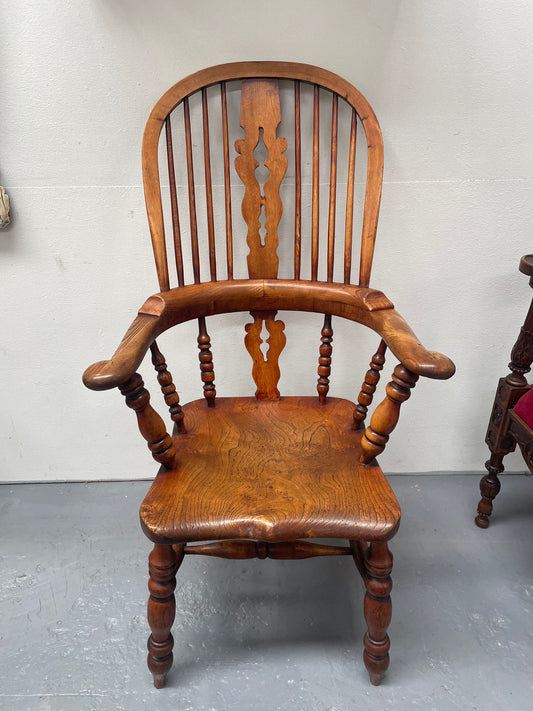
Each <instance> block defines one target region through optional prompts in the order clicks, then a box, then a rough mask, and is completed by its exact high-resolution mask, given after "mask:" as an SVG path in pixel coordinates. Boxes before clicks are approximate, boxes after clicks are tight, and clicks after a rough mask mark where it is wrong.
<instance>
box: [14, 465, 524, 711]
mask: <svg viewBox="0 0 533 711" xmlns="http://www.w3.org/2000/svg"><path fill="white" fill-rule="evenodd" d="M390 480H391V483H392V485H393V488H394V489H395V491H396V493H397V496H398V499H399V500H400V503H401V505H402V509H403V521H402V526H401V528H400V532H399V533H398V535H397V536H396V538H395V540H394V541H393V543H392V550H393V553H394V556H395V571H394V590H393V608H394V612H393V621H392V625H391V627H390V636H391V639H392V648H391V667H390V670H389V673H388V675H387V677H386V679H385V682H384V684H383V685H382V686H381V687H379V688H374V687H372V686H371V685H370V684H369V682H368V678H367V675H366V671H365V669H364V666H363V662H362V643H361V638H362V635H363V632H364V625H363V615H362V605H363V588H362V584H361V582H360V579H359V576H358V574H357V572H356V570H355V568H354V566H353V564H352V563H351V561H350V560H349V559H348V558H341V559H336V558H330V559H312V560H307V561H295V562H287V561H269V560H267V561H222V560H216V559H208V558H201V557H194V558H193V557H191V558H186V560H185V562H184V564H183V566H182V568H181V570H180V572H179V574H178V586H177V590H176V592H177V606H178V611H177V615H176V623H175V626H174V637H175V640H176V646H175V649H174V657H175V661H174V669H173V671H172V672H171V674H170V675H169V680H168V686H167V688H165V689H163V690H159V691H158V690H156V689H154V688H153V687H152V685H151V679H150V676H149V673H148V671H147V669H146V667H145V653H146V652H145V642H146V638H147V635H148V627H147V623H146V619H145V600H146V565H147V564H146V559H147V555H148V552H149V550H150V546H149V543H148V541H147V540H146V539H145V538H144V536H143V534H142V533H141V531H140V528H139V525H138V519H137V510H138V506H139V503H140V501H141V499H142V497H143V495H144V492H145V491H146V490H147V487H148V485H147V483H146V482H124V483H116V482H108V483H93V484H27V485H16V486H10V485H4V486H1V487H0V560H1V563H2V568H1V569H2V575H1V577H0V709H2V710H3V709H5V710H6V711H49V710H52V711H89V710H90V711H93V710H94V711H99V710H102V711H103V710H105V711H108V710H109V711H120V710H122V709H124V711H141V710H142V711H144V710H145V709H158V711H166V709H173V710H176V711H189V710H190V711H233V710H234V711H247V710H250V711H252V710H253V711H276V710H280V711H281V710H283V711H284V710H285V709H287V710H290V711H300V710H301V711H351V710H352V709H353V710H355V709H357V710H358V711H386V710H387V709H391V711H392V710H394V711H403V710H404V709H423V710H424V711H451V710H452V709H453V710H454V711H455V710H456V709H457V710H458V711H469V710H474V709H479V710H480V711H481V710H483V711H485V709H488V708H491V709H503V710H505V711H531V710H532V709H533V693H532V692H533V674H532V672H531V665H532V660H533V614H532V613H533V481H532V480H531V477H528V476H518V475H514V476H507V477H506V476H505V475H504V476H503V477H502V491H501V494H500V495H499V497H498V500H497V502H496V512H495V515H494V518H493V523H492V526H491V528H490V529H488V530H487V531H481V530H480V529H478V528H476V527H475V526H474V524H473V515H474V510H475V506H476V504H477V500H478V477H474V476H447V475H440V476H435V475H433V476H423V475H416V476H407V475H396V476H393V477H391V478H390Z"/></svg>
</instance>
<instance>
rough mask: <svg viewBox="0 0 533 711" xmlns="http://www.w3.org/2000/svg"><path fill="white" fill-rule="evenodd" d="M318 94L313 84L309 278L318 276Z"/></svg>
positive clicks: (314, 279) (314, 278)
mask: <svg viewBox="0 0 533 711" xmlns="http://www.w3.org/2000/svg"><path fill="white" fill-rule="evenodd" d="M319 99H320V95H319V89H318V86H317V85H316V84H315V89H314V100H313V206H312V222H313V224H312V226H311V279H312V281H316V280H317V278H318V218H319V209H318V201H319V197H320V191H319V182H320V174H319V157H318V151H319V120H320V111H319V109H320V102H319Z"/></svg>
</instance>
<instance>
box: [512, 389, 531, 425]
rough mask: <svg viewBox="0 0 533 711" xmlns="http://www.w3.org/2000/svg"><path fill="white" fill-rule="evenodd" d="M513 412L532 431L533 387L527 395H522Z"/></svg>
mask: <svg viewBox="0 0 533 711" xmlns="http://www.w3.org/2000/svg"><path fill="white" fill-rule="evenodd" d="M513 410H514V411H515V412H516V414H517V415H518V417H519V418H520V419H521V420H524V422H525V423H526V425H528V427H531V429H533V385H532V386H531V388H530V389H529V390H528V391H527V393H525V394H524V395H522V397H521V398H520V399H519V400H518V402H517V403H516V405H515V406H514V408H513Z"/></svg>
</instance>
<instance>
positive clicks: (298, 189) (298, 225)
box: [294, 81, 302, 279]
mask: <svg viewBox="0 0 533 711" xmlns="http://www.w3.org/2000/svg"><path fill="white" fill-rule="evenodd" d="M294 185H295V188H294V189H295V196H294V199H295V205H294V278H295V279H299V278H300V271H301V266H302V135H301V121H300V82H299V81H295V82H294Z"/></svg>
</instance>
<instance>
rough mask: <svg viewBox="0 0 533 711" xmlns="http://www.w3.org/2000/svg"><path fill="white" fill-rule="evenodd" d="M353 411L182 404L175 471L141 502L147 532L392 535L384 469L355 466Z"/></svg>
mask: <svg viewBox="0 0 533 711" xmlns="http://www.w3.org/2000/svg"><path fill="white" fill-rule="evenodd" d="M354 407H355V405H354V404H353V403H351V402H349V401H348V400H341V399H338V398H328V401H327V403H326V404H325V405H320V403H319V402H318V398H316V397H304V398H298V397H284V398H281V399H280V400H278V401H268V400H266V401H257V400H255V398H218V399H217V405H216V407H214V408H208V407H206V406H205V401H203V400H195V401H194V402H191V403H188V404H187V405H184V407H183V413H184V416H185V420H186V422H187V433H186V434H183V435H179V434H176V435H174V440H175V447H176V451H177V453H178V454H177V466H176V468H175V469H173V470H171V471H167V470H164V471H162V472H161V473H160V474H158V475H157V477H156V479H155V481H154V483H153V485H152V487H151V489H150V491H149V492H148V495H147V496H146V498H145V499H144V501H143V503H142V505H141V512H140V515H141V523H142V526H143V529H144V531H145V533H146V535H147V536H148V537H149V538H150V539H151V540H152V541H154V542H157V543H181V542H182V541H205V540H218V539H230V538H231V539H233V538H248V539H259V540H263V541H283V540H293V539H296V538H322V537H327V538H348V539H362V540H365V541H374V540H382V539H384V538H385V539H387V538H390V537H391V536H392V535H393V534H394V532H395V530H396V528H397V526H398V525H399V522H400V507H399V504H398V502H397V501H396V497H395V496H394V493H393V491H392V489H391V488H390V486H389V484H388V482H387V480H386V479H385V477H384V476H383V473H382V472H381V469H380V468H379V467H378V466H376V465H374V466H366V467H365V466H363V465H362V464H360V463H359V460H360V458H361V445H360V442H361V435H362V432H360V431H359V432H354V431H353V430H352V428H351V419H352V414H353V410H354ZM178 440H179V441H178Z"/></svg>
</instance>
